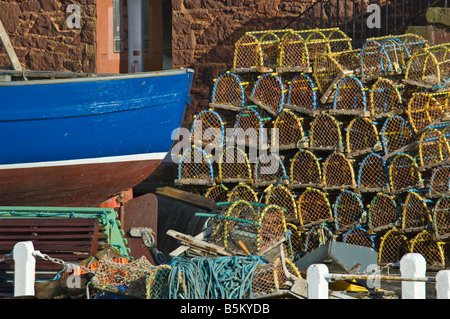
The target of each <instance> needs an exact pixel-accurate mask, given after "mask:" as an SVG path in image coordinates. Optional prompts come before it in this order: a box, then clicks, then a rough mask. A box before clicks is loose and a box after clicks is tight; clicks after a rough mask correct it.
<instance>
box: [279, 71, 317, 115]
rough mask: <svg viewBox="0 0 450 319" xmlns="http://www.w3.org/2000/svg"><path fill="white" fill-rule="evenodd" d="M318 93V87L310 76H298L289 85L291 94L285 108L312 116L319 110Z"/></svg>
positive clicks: (289, 93)
mask: <svg viewBox="0 0 450 319" xmlns="http://www.w3.org/2000/svg"><path fill="white" fill-rule="evenodd" d="M316 91H317V87H316V86H315V84H314V82H313V80H312V79H311V77H310V76H309V75H307V74H303V73H301V74H297V75H295V76H294V77H293V78H292V80H291V83H290V84H289V92H288V96H287V100H286V103H285V104H284V107H285V108H288V109H292V110H294V111H296V112H301V113H306V114H308V115H312V114H314V113H313V112H314V111H316V109H317V94H316Z"/></svg>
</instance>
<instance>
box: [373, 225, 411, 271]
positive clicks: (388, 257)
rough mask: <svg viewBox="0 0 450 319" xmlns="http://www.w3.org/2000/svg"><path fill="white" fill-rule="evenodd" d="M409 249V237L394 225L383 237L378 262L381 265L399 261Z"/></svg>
mask: <svg viewBox="0 0 450 319" xmlns="http://www.w3.org/2000/svg"><path fill="white" fill-rule="evenodd" d="M409 250H410V248H409V241H408V238H407V237H406V236H405V235H402V234H400V232H399V231H398V229H397V228H395V227H394V228H392V229H391V230H389V231H388V232H387V233H386V234H384V236H383V237H381V242H380V249H379V252H378V263H379V264H381V265H386V264H390V263H397V262H399V261H400V259H402V257H403V256H404V255H406V254H407V253H408V252H409Z"/></svg>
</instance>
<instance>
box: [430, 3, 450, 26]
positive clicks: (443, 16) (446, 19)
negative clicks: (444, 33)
mask: <svg viewBox="0 0 450 319" xmlns="http://www.w3.org/2000/svg"><path fill="white" fill-rule="evenodd" d="M426 16H427V22H428V23H432V24H443V25H446V26H448V27H450V8H439V7H431V8H428V10H427V14H426Z"/></svg>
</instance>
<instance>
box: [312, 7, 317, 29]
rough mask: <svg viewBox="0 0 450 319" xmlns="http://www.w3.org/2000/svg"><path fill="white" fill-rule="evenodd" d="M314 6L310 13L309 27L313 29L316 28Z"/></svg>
mask: <svg viewBox="0 0 450 319" xmlns="http://www.w3.org/2000/svg"><path fill="white" fill-rule="evenodd" d="M315 19H316V6H314V7H312V12H311V26H312V28H313V29H314V28H315V26H316V21H315Z"/></svg>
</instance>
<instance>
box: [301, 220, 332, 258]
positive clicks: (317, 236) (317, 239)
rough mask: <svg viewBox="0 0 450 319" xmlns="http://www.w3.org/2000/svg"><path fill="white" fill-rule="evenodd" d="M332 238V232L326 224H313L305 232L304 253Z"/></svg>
mask: <svg viewBox="0 0 450 319" xmlns="http://www.w3.org/2000/svg"><path fill="white" fill-rule="evenodd" d="M332 240H334V235H333V232H332V231H331V230H330V228H328V227H327V226H326V225H315V226H313V227H311V229H310V230H308V232H307V233H306V239H305V253H310V252H312V251H313V250H316V249H317V248H319V247H320V246H322V245H325V244H326V243H328V242H330V241H332Z"/></svg>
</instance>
